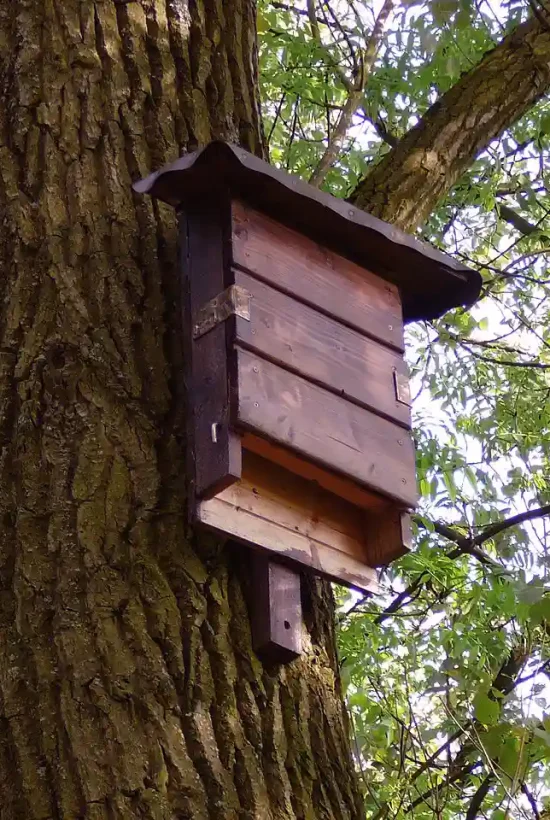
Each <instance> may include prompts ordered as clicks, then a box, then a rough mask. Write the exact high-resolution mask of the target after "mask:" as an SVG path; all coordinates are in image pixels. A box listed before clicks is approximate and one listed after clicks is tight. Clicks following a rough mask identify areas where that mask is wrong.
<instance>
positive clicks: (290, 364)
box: [234, 270, 410, 428]
mask: <svg viewBox="0 0 550 820" xmlns="http://www.w3.org/2000/svg"><path fill="white" fill-rule="evenodd" d="M234 275H235V283H236V284H237V285H239V286H240V287H243V288H245V289H246V290H247V291H248V292H249V293H251V294H252V299H251V305H250V321H248V320H245V319H242V318H237V319H236V341H237V342H238V343H239V342H240V343H242V344H244V345H245V346H246V347H248V348H250V349H251V350H253V351H255V352H257V353H260V354H261V355H262V356H266V357H268V358H270V359H271V360H272V361H274V362H275V363H276V364H280V365H281V366H283V367H286V368H289V369H291V370H294V371H295V372H296V373H298V374H300V375H302V376H304V377H306V378H308V379H310V380H313V381H316V382H318V383H319V384H320V385H321V386H323V387H326V388H327V389H329V390H332V391H333V392H334V393H336V394H337V395H339V396H344V397H345V398H349V399H350V400H352V401H355V402H357V403H358V404H361V405H363V406H364V407H369V408H371V409H372V410H374V411H375V412H377V413H380V414H382V415H385V416H387V417H388V418H391V419H393V420H395V421H397V422H398V423H399V424H402V425H403V426H404V427H407V428H410V408H409V406H408V405H407V404H404V403H403V402H402V401H399V400H398V398H397V394H396V387H395V376H396V374H397V375H398V376H399V377H400V378H401V379H403V380H407V378H408V376H407V368H406V365H405V363H404V361H403V357H402V356H401V354H399V353H396V352H395V351H394V350H392V349H391V348H388V347H386V346H385V345H381V344H379V343H378V342H375V341H373V340H372V339H370V338H368V337H366V336H364V335H363V334H361V333H358V332H357V331H355V330H351V329H350V328H348V327H346V326H345V325H342V324H341V323H340V322H337V321H335V320H334V319H331V318H329V317H328V316H325V315H324V314H323V313H319V311H317V310H314V309H312V308H309V307H307V306H306V305H303V304H301V303H300V302H297V301H296V299H292V298H291V297H290V296H287V295H286V294H284V293H281V292H280V291H277V290H275V289H274V288H271V287H269V286H268V285H266V284H264V283H263V282H260V281H258V280H257V279H255V278H254V277H252V276H250V275H249V274H247V273H244V272H242V271H238V270H236V271H235V273H234Z"/></svg>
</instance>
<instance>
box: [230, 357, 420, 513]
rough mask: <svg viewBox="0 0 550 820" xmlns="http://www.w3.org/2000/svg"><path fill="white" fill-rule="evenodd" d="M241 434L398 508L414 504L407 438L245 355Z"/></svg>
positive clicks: (373, 417)
mask: <svg viewBox="0 0 550 820" xmlns="http://www.w3.org/2000/svg"><path fill="white" fill-rule="evenodd" d="M237 366H238V407H237V413H236V418H235V422H236V423H237V424H238V425H239V426H240V427H241V428H243V429H244V430H246V431H250V432H253V433H255V434H257V435H259V436H260V437H265V438H267V439H268V440H271V441H273V442H274V443H276V444H282V445H283V446H286V447H289V448H291V449H292V450H293V451H294V452H295V453H296V454H297V455H298V456H300V457H305V458H307V459H311V460H312V461H313V462H315V463H317V464H319V465H322V466H324V467H328V469H329V470H331V471H333V472H337V473H341V474H343V475H344V476H346V477H347V478H351V479H353V480H354V481H357V482H359V483H360V484H362V485H363V486H365V487H367V488H369V489H370V490H372V491H374V492H375V493H380V494H382V495H384V496H388V497H389V498H392V499H394V500H396V501H398V502H399V503H400V504H401V505H402V506H404V507H413V506H415V504H416V500H417V494H416V477H415V456H414V447H413V443H412V439H411V437H410V435H409V433H408V432H407V431H405V430H403V429H402V428H400V427H398V426H397V425H396V424H394V423H392V422H390V421H388V420H387V419H384V418H381V417H380V416H377V415H375V414H374V413H371V412H370V411H368V410H364V409H363V408H360V407H357V406H356V405H354V404H351V402H349V401H346V400H345V399H342V398H339V397H337V396H335V395H333V394H332V393H329V392H328V391H327V390H323V389H322V388H320V387H318V386H317V385H314V384H311V383H310V382H308V381H306V380H305V379H302V378H300V377H299V376H294V375H293V374H291V373H289V372H288V371H285V370H283V369H282V368H280V367H278V366H277V365H274V364H273V363H271V362H268V361H267V360H265V359H262V358H260V357H259V356H257V355H255V354H253V353H250V352H249V351H246V350H238V351H237Z"/></svg>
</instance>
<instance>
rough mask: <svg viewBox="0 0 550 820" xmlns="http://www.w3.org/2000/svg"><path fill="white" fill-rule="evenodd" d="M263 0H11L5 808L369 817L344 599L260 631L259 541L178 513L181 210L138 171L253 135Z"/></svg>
mask: <svg viewBox="0 0 550 820" xmlns="http://www.w3.org/2000/svg"><path fill="white" fill-rule="evenodd" d="M254 16H255V10H254V2H253V0H223V2H222V0H189V2H188V1H187V0H134V2H131V1H130V0H96V1H95V2H91V0H85V1H84V2H81V1H80V0H10V2H9V3H8V2H4V3H2V4H1V10H0V60H1V77H2V83H1V86H0V117H1V132H2V147H1V153H0V181H1V183H0V201H1V214H2V227H3V233H2V238H1V240H0V269H1V272H2V276H1V285H0V288H1V302H0V335H1V339H0V544H1V550H0V817H1V818H2V820H13V819H14V818H21V820H22V819H23V818H25V820H46V819H47V818H71V819H72V818H84V817H85V818H93V820H100V819H101V818H110V819H111V820H113V818H134V817H143V818H156V819H159V818H193V820H202V819H203V818H204V820H206V818H212V820H214V818H215V819H216V820H225V819H226V818H227V820H229V819H230V818H235V820H236V819H237V818H239V820H241V819H242V820H245V819H246V818H249V819H250V820H252V819H253V818H258V819H261V820H270V818H273V820H275V818H280V819H281V820H283V818H284V819H285V820H286V818H304V820H305V819H306V818H310V820H313V818H316V820H318V819H319V818H325V819H326V820H331V818H338V819H340V818H359V817H361V808H360V802H359V800H358V796H357V792H356V788H355V781H354V775H353V766H352V764H351V759H350V750H349V741H348V731H347V727H346V723H345V715H344V712H343V708H342V703H341V698H340V695H339V686H338V675H337V666H336V661H335V654H334V636H333V631H332V630H333V627H332V623H333V620H332V603H331V599H330V595H329V592H328V591H327V587H326V586H324V585H322V584H317V582H315V581H308V587H307V591H306V595H305V598H306V600H305V611H306V620H307V626H308V634H309V638H310V640H309V642H308V643H307V646H306V652H305V654H304V656H303V658H302V659H300V660H298V661H297V662H295V663H293V664H292V665H291V666H289V667H286V668H284V669H281V670H277V669H269V668H264V667H263V666H262V665H261V664H260V662H259V661H258V660H257V658H256V657H255V655H254V654H253V652H252V650H251V644H250V629H249V621H248V615H247V608H246V589H247V559H246V554H245V552H244V550H243V551H240V550H239V549H238V548H233V549H222V548H221V547H220V546H219V544H218V543H217V542H216V540H215V539H213V538H211V539H204V538H201V539H200V540H199V539H195V540H190V538H189V537H188V534H187V533H186V531H185V526H184V517H183V510H184V474H183V465H184V464H185V458H184V452H185V440H184V436H183V430H184V410H185V408H184V406H183V401H182V392H181V377H180V374H181V345H180V339H181V333H180V328H179V324H178V323H179V318H178V317H179V311H178V294H177V284H176V282H177V275H176V270H175V258H176V233H175V224H174V218H173V214H172V212H171V210H169V209H166V208H164V207H161V206H159V205H158V204H155V203H151V202H150V201H146V200H145V199H144V198H141V197H135V196H133V195H132V192H131V182H132V180H134V179H136V178H138V177H140V176H142V175H145V174H146V173H147V172H149V171H150V170H152V169H153V168H155V167H158V166H159V165H161V164H162V163H164V162H167V161H169V160H171V159H174V158H175V157H176V156H177V155H178V154H180V153H182V152H183V151H184V150H186V149H191V148H194V147H196V146H197V145H200V144H204V143H205V142H207V141H208V140H210V139H211V138H213V137H223V138H226V139H233V140H235V141H239V142H240V143H241V144H242V145H244V146H245V147H247V148H248V149H249V150H252V151H254V152H256V153H261V151H262V140H261V129H260V125H259V114H258V102H257V98H256V78H255V71H256V67H255V59H254V55H255V19H254Z"/></svg>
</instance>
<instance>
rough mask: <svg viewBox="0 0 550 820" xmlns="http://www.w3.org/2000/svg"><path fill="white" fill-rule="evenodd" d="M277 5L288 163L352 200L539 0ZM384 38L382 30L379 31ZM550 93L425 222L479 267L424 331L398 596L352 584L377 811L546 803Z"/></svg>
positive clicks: (279, 119) (297, 0)
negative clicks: (410, 530)
mask: <svg viewBox="0 0 550 820" xmlns="http://www.w3.org/2000/svg"><path fill="white" fill-rule="evenodd" d="M380 8H381V5H380V3H379V2H378V3H376V4H375V6H374V7H373V5H372V4H371V3H370V2H368V1H367V0H364V2H363V1H362V0H330V1H329V2H324V0H317V2H311V0H310V2H306V0H286V2H274V1H272V0H262V2H261V3H260V7H259V21H258V27H259V32H260V42H261V53H260V59H261V90H262V95H263V103H264V117H265V129H266V137H267V139H268V143H269V150H270V154H271V159H272V161H274V162H275V163H277V164H279V165H281V166H282V167H285V168H287V169H288V170H289V171H291V172H293V173H296V174H300V175H302V176H303V177H305V178H309V177H310V176H311V174H312V171H313V170H314V168H315V167H316V166H317V164H318V163H319V161H320V159H321V157H322V156H323V154H324V153H325V151H326V149H327V145H330V142H331V139H333V135H334V133H335V129H337V128H338V122H339V119H340V118H341V116H342V111H343V110H345V109H346V105H348V110H349V109H350V105H349V104H348V101H349V100H350V95H351V94H352V93H353V94H355V96H354V98H353V105H351V109H352V110H351V116H350V118H349V122H346V123H345V125H346V128H345V138H344V139H343V143H342V146H341V149H339V150H338V152H337V155H336V158H335V162H333V163H332V165H331V167H330V168H329V170H328V173H327V174H326V176H325V177H324V181H323V182H322V185H323V187H325V188H326V189H327V190H329V191H331V192H332V193H334V194H336V195H340V196H345V195H348V194H349V193H351V191H353V189H354V187H355V186H356V184H357V182H358V181H359V180H360V179H361V178H362V177H363V176H364V175H365V174H366V173H368V169H369V166H370V165H371V164H372V163H375V162H376V161H377V159H379V158H380V157H381V156H382V155H383V154H384V153H385V152H387V151H388V150H389V149H390V146H391V145H393V144H395V143H396V141H398V140H399V139H400V138H401V137H402V136H403V134H405V133H406V132H407V131H408V130H409V129H410V128H411V126H413V125H414V124H415V123H416V122H417V121H418V120H419V118H421V117H422V115H423V113H424V112H425V111H426V109H427V108H428V107H429V106H430V105H431V104H432V103H433V102H434V101H435V100H436V99H437V98H438V96H439V94H441V93H442V92H444V91H445V90H446V89H447V88H449V86H450V85H452V84H453V83H454V82H455V81H456V80H457V79H458V77H459V76H460V74H461V73H462V72H464V71H467V70H468V69H469V68H471V67H472V66H473V65H475V64H476V63H477V62H478V61H479V60H480V58H481V57H482V56H483V54H484V53H485V52H486V51H488V50H489V49H491V48H492V47H493V46H494V45H495V44H496V43H497V42H498V41H499V40H500V39H501V38H502V37H503V36H504V35H505V33H507V32H508V31H509V30H510V29H512V28H513V27H515V26H516V25H517V24H518V23H519V22H520V21H522V20H524V19H526V17H527V15H528V14H529V13H530V11H531V10H530V7H529V5H528V4H527V3H525V2H518V0H510V2H501V3H500V4H499V3H497V2H493V0H481V2H476V3H473V2H471V0H433V2H423V0H413V1H412V2H410V0H407V2H403V3H401V4H400V5H397V6H394V7H393V8H392V9H391V10H390V11H391V12H392V14H391V15H390V17H389V18H388V21H387V26H386V29H385V31H384V32H383V33H382V34H381V36H380V37H379V40H378V42H377V43H376V44H375V45H376V47H377V50H376V58H375V60H374V62H373V65H372V69H371V71H370V73H369V75H368V78H366V80H365V81H364V82H358V76H359V74H360V73H361V67H362V65H363V64H364V60H365V54H366V53H367V46H368V43H369V38H371V36H372V32H373V27H374V23H375V19H376V16H377V15H378V13H379V12H380ZM371 45H372V42H371ZM549 151H550V104H549V103H548V102H546V101H543V102H541V103H539V104H538V105H537V106H536V107H534V108H533V109H532V110H531V111H530V112H529V113H528V114H527V115H525V116H524V117H523V118H522V119H521V120H520V121H519V122H518V123H517V124H516V125H514V127H513V128H511V129H509V130H508V131H507V132H506V133H505V134H504V135H503V136H502V138H501V139H499V140H498V141H495V142H494V143H493V144H491V146H490V147H489V149H488V150H487V151H486V152H485V153H484V154H483V155H482V156H480V157H479V158H478V159H477V160H476V161H475V162H474V163H473V164H472V166H471V167H470V169H469V171H468V173H467V174H466V175H465V176H464V177H463V178H462V179H461V180H460V181H459V182H458V184H457V185H455V186H454V188H453V189H452V190H451V192H450V194H449V195H448V197H447V198H446V200H445V201H443V202H441V203H439V205H438V207H437V209H436V210H435V211H434V212H433V213H432V215H431V218H430V220H429V222H428V223H427V224H426V225H424V226H423V228H422V236H423V238H424V239H426V240H428V241H430V242H432V243H434V244H436V245H438V246H440V247H442V248H444V249H445V250H447V251H448V252H450V253H452V254H454V255H456V256H457V257H458V258H460V259H461V260H463V261H466V262H467V263H468V264H470V265H473V266H478V267H479V269H480V270H481V271H482V273H483V276H484V280H485V287H484V291H483V296H482V298H481V299H480V301H479V303H478V304H477V305H476V306H475V307H474V308H473V309H472V310H471V311H470V312H465V311H462V310H457V311H454V312H451V313H450V314H447V315H446V316H445V317H443V318H442V319H441V320H439V321H437V322H433V323H418V324H416V325H414V326H412V327H411V328H410V329H409V331H408V339H407V341H408V351H409V354H408V355H409V363H410V369H411V374H412V378H413V387H414V393H415V397H416V398H415V404H414V430H415V438H416V442H417V449H418V476H419V483H420V490H421V493H422V504H421V508H420V510H419V515H418V517H417V519H416V544H415V548H414V550H413V551H412V552H411V554H410V555H408V556H407V557H406V558H403V559H402V560H401V561H400V562H398V563H397V564H395V565H393V566H392V567H391V568H389V569H388V570H387V571H386V572H385V573H384V574H383V578H382V580H383V588H384V595H383V596H382V597H381V598H380V599H377V600H375V599H361V598H359V597H358V596H357V595H352V594H350V593H349V592H346V591H345V590H339V591H338V601H339V605H340V628H339V640H340V652H341V664H342V667H341V671H342V679H343V682H344V685H345V688H346V692H347V698H348V704H349V707H350V710H351V714H352V716H353V724H354V750H355V759H356V764H357V767H358V769H359V770H360V772H361V776H362V785H363V791H364V798H365V814H366V817H367V818H371V820H375V818H376V820H382V818H388V819H390V818H391V820H397V818H418V819H419V820H420V818H438V819H439V820H450V818H466V820H473V818H475V817H488V818H493V820H505V818H523V817H525V818H539V817H545V816H547V817H550V799H549V798H550V766H549V765H548V763H549V762H550V680H549V678H550V577H549V575H550V552H549V545H550V541H549V538H548V527H549V524H550V518H549V516H550V463H549V461H550V435H549V421H550V401H549V397H550V322H549V310H550V300H549V298H548V296H549V291H548V285H549V284H550V273H549V272H548V253H549V252H550V218H549V214H550V196H549V194H548V185H547V173H548V172H547V170H546V160H547V157H548V154H549ZM545 809H546V811H545Z"/></svg>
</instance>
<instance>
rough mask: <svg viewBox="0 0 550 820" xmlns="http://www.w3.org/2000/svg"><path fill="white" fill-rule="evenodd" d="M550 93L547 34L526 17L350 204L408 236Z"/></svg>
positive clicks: (431, 111) (373, 174)
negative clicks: (472, 166) (495, 142)
mask: <svg viewBox="0 0 550 820" xmlns="http://www.w3.org/2000/svg"><path fill="white" fill-rule="evenodd" d="M549 87H550V31H548V29H547V28H546V26H545V25H543V24H542V23H541V22H540V21H539V20H538V19H536V18H532V19H530V20H528V21H527V22H526V23H522V24H521V25H520V26H518V27H517V28H516V29H515V31H513V32H512V33H511V34H509V35H508V36H506V37H505V38H504V39H503V40H502V42H501V43H500V44H499V45H498V46H497V47H496V48H494V49H493V50H492V51H490V52H488V54H486V55H485V57H484V58H483V59H482V60H481V61H480V62H479V63H478V64H477V65H476V66H475V67H474V68H473V69H471V70H470V71H469V72H468V73H466V74H464V75H463V76H462V77H461V78H460V80H459V81H458V82H457V83H455V85H454V86H453V87H452V88H451V89H449V91H447V92H446V93H445V94H443V95H442V96H441V97H440V98H439V100H437V102H436V103H435V104H434V105H432V106H431V108H429V109H428V111H427V112H426V113H425V114H424V116H423V117H422V119H421V120H420V122H419V123H418V124H417V125H416V126H415V127H414V128H413V129H411V131H409V132H408V133H407V134H406V135H405V136H404V137H403V139H402V140H400V142H399V144H398V145H397V146H396V147H395V148H394V149H393V150H391V151H389V153H388V154H386V156H385V157H384V158H383V159H382V160H381V161H380V162H379V163H378V165H376V166H375V167H374V168H373V170H372V171H371V172H370V173H369V174H368V175H367V176H366V177H365V179H364V180H363V181H362V182H361V183H360V184H359V185H358V186H357V188H356V190H355V192H354V194H353V195H352V197H351V200H352V201H353V202H354V204H355V205H357V206H358V207H360V208H364V209H365V210H367V211H370V213H373V214H375V215H376V216H378V217H380V218H381V219H385V220H386V221H388V222H393V223H394V224H397V225H399V227H401V228H403V229H405V230H408V231H411V232H412V231H414V230H415V228H417V227H418V226H419V225H421V224H422V223H423V222H424V221H425V220H426V219H427V217H428V216H429V214H430V212H431V211H432V210H433V208H434V206H435V205H436V203H437V202H438V201H439V200H440V199H441V197H442V196H444V195H445V193H446V192H447V191H448V190H449V188H450V187H451V186H452V185H453V184H454V183H455V182H456V180H457V179H458V178H459V176H460V175H461V174H462V173H464V171H465V170H466V169H467V168H468V166H469V165H470V164H471V162H472V160H473V159H474V158H475V157H477V156H478V154H479V153H481V151H483V150H484V149H485V148H486V147H487V146H488V145H489V143H490V142H491V141H492V140H493V139H495V138H496V137H498V136H499V135H500V134H502V133H503V132H504V131H505V130H506V129H507V128H509V127H510V126H511V125H512V124H513V123H514V122H516V121H517V120H518V119H519V117H521V115H522V114H523V113H525V112H526V111H527V110H528V109H529V108H531V107H532V106H533V104H534V103H535V102H537V101H538V100H539V99H541V97H542V96H543V95H544V94H545V93H546V91H547V90H548V88H549ZM482 115H483V116H482Z"/></svg>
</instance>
